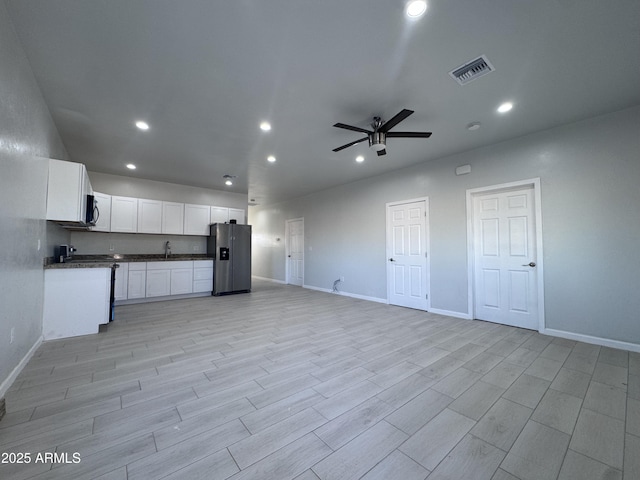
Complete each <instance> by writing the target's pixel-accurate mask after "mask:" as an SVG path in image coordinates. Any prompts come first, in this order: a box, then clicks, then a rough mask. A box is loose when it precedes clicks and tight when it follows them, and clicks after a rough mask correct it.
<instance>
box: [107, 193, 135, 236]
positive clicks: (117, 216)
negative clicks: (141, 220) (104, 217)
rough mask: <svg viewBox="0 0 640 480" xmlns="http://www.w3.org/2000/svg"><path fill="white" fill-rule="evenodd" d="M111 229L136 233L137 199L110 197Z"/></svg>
mask: <svg viewBox="0 0 640 480" xmlns="http://www.w3.org/2000/svg"><path fill="white" fill-rule="evenodd" d="M111 231H112V232H123V233H136V232H137V231H138V199H137V198H132V197H117V196H115V195H114V196H112V197H111Z"/></svg>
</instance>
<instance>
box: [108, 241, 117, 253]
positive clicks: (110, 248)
mask: <svg viewBox="0 0 640 480" xmlns="http://www.w3.org/2000/svg"><path fill="white" fill-rule="evenodd" d="M115 249H116V248H115V247H114V246H113V243H110V244H109V251H110V252H113V251H114V250H115Z"/></svg>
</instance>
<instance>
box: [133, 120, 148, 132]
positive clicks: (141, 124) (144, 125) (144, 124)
mask: <svg viewBox="0 0 640 480" xmlns="http://www.w3.org/2000/svg"><path fill="white" fill-rule="evenodd" d="M136 127H138V128H139V129H140V130H149V124H148V123H147V122H143V121H142V120H138V121H137V122H136Z"/></svg>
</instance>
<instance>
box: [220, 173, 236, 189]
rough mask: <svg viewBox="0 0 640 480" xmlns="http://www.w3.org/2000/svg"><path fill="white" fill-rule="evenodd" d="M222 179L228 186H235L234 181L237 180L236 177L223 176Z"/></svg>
mask: <svg viewBox="0 0 640 480" xmlns="http://www.w3.org/2000/svg"><path fill="white" fill-rule="evenodd" d="M222 178H224V184H225V185H227V186H229V187H230V186H231V185H233V179H234V178H236V176H235V175H223V176H222Z"/></svg>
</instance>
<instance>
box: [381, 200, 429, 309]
mask: <svg viewBox="0 0 640 480" xmlns="http://www.w3.org/2000/svg"><path fill="white" fill-rule="evenodd" d="M414 202H424V207H425V209H424V211H425V213H426V215H427V217H426V219H425V235H424V242H425V243H424V245H423V247H424V251H425V252H426V254H427V264H426V272H425V274H426V277H427V278H425V285H426V287H427V291H426V294H427V298H426V308H425V311H430V310H431V240H430V230H431V229H430V227H429V224H430V220H429V197H418V198H410V199H408V200H398V201H395V202H388V203H387V204H386V207H385V214H386V216H385V263H387V264H388V263H389V249H390V248H391V246H390V245H389V210H390V208H391V207H394V206H396V205H403V204H405V203H414ZM385 269H386V272H387V304H389V303H390V302H389V299H390V298H391V279H390V278H389V265H387V266H386V267H385Z"/></svg>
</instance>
